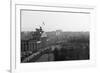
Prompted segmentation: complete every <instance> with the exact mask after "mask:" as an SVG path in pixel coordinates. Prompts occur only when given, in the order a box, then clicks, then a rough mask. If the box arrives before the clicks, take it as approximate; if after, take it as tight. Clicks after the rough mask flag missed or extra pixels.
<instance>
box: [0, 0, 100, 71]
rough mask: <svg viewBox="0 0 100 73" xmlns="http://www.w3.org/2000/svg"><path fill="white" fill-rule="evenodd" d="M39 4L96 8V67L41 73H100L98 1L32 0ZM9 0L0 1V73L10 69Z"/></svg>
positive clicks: (99, 9) (99, 7) (99, 10)
mask: <svg viewBox="0 0 100 73" xmlns="http://www.w3.org/2000/svg"><path fill="white" fill-rule="evenodd" d="M34 1H37V2H38V1H39V2H60V3H63V2H65V3H67V4H80V5H81V4H88V5H95V6H96V31H95V32H96V39H95V40H96V48H95V49H96V55H97V57H96V59H97V66H96V67H91V68H90V67H89V68H72V69H66V70H51V71H46V72H43V73H55V72H57V73H99V72H100V57H99V56H100V53H99V52H100V46H99V40H100V38H99V37H100V32H99V31H100V22H99V21H100V20H99V19H100V4H99V3H100V0H34ZM9 5H10V0H0V73H8V71H9V67H10V64H9V63H10V15H9V14H10V6H9ZM40 73H42V72H40Z"/></svg>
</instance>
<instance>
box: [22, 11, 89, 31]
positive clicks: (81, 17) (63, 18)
mask: <svg viewBox="0 0 100 73" xmlns="http://www.w3.org/2000/svg"><path fill="white" fill-rule="evenodd" d="M40 26H42V27H43V30H44V31H46V32H48V31H56V30H62V31H89V29H90V27H89V26H90V15H89V14H82V13H61V12H42V11H22V12H21V31H35V29H36V28H39V27H40Z"/></svg>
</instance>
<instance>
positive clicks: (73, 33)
mask: <svg viewBox="0 0 100 73" xmlns="http://www.w3.org/2000/svg"><path fill="white" fill-rule="evenodd" d="M20 37H21V38H20V42H21V43H20V61H21V63H35V62H58V61H59V62H60V61H80V60H89V59H90V13H89V12H74V11H54V10H31V9H22V10H21V11H20Z"/></svg>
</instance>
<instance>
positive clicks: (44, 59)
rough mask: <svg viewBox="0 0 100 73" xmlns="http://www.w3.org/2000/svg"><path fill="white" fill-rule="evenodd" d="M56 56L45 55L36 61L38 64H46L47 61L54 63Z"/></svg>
mask: <svg viewBox="0 0 100 73" xmlns="http://www.w3.org/2000/svg"><path fill="white" fill-rule="evenodd" d="M53 60H54V55H53V54H52V53H50V54H44V55H42V56H41V57H40V58H38V59H37V60H36V62H46V61H53Z"/></svg>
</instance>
